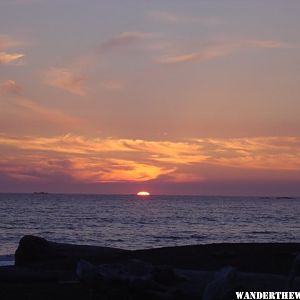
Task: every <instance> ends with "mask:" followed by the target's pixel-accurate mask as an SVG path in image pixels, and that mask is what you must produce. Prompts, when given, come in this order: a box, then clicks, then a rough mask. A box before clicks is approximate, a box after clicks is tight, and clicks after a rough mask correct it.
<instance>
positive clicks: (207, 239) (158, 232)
mask: <svg viewBox="0 0 300 300" xmlns="http://www.w3.org/2000/svg"><path fill="white" fill-rule="evenodd" d="M299 214H300V198H275V197H267V198H266V197H264V198H260V197H204V196H146V197H138V196H135V195H70V194H69V195H62V194H0V265H4V264H10V263H11V261H12V259H13V254H14V252H15V250H16V248H17V246H18V242H19V240H20V239H21V238H22V236H24V235H28V234H30V235H37V236H41V237H44V238H46V239H49V240H51V241H56V242H64V243H76V244H87V245H99V246H109V247H118V248H124V249H143V248H153V247H164V246H178V245H192V244H205V243H221V242H300V222H299V219H300V218H299Z"/></svg>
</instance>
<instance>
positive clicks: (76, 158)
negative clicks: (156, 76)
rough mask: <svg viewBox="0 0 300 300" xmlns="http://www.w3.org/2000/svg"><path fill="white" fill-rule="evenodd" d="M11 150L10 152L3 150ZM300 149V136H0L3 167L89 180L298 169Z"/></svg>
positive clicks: (182, 177) (177, 177)
mask: <svg viewBox="0 0 300 300" xmlns="http://www.w3.org/2000/svg"><path fill="white" fill-rule="evenodd" d="M5 149H6V150H5ZM8 149H9V155H5V153H7V150H8ZM299 150H300V137H258V138H237V139H212V138H206V139H193V140H188V141H148V140H133V139H116V138H115V139H112V138H107V139H100V138H86V137H82V136H75V135H70V134H68V135H64V136H53V137H34V136H28V137H18V136H7V135H0V152H2V153H3V154H2V155H1V159H0V166H1V170H2V172H6V173H7V174H12V176H14V177H16V176H18V175H19V176H23V178H24V176H31V177H32V176H36V177H37V178H45V179H47V178H48V179H49V178H50V177H51V178H52V179H55V177H56V176H58V174H59V175H61V174H64V176H65V177H68V178H72V180H74V181H78V182H88V183H95V182H120V181H126V182H144V181H149V180H158V179H160V178H161V180H164V181H170V182H186V181H190V182H194V181H203V180H206V178H205V176H204V175H203V174H202V171H203V170H204V169H203V168H205V167H203V166H212V167H213V168H215V169H214V170H215V171H214V173H218V171H216V170H218V168H219V170H222V168H231V170H233V169H237V170H248V171H247V173H249V170H257V171H256V172H263V171H270V172H273V173H274V171H275V170H276V171H282V172H298V171H299V169H300V155H299ZM201 166H202V169H201V170H202V171H199V167H201ZM34 174H36V175H34ZM256 174H259V173H256ZM292 174H293V173H292ZM293 178H294V177H293ZM52 179H51V180H52Z"/></svg>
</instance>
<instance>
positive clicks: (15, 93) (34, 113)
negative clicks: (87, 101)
mask: <svg viewBox="0 0 300 300" xmlns="http://www.w3.org/2000/svg"><path fill="white" fill-rule="evenodd" d="M0 95H5V96H9V97H12V99H11V100H12V101H10V102H9V106H8V109H7V111H6V113H7V112H8V113H12V114H13V115H14V114H16V115H17V118H18V120H19V121H20V120H21V119H22V118H25V119H26V118H28V117H29V118H30V119H33V120H38V122H40V123H41V124H45V123H47V124H55V125H56V126H57V125H58V126H60V128H77V127H78V126H80V125H82V122H81V120H79V119H77V118H75V117H72V116H69V115H68V114H66V113H64V112H61V111H59V110H56V109H53V108H49V107H45V106H44V105H41V104H39V103H37V102H36V101H32V100H30V99H28V98H26V97H25V95H24V91H23V87H22V86H21V85H19V84H18V83H16V82H15V81H14V80H5V81H3V82H1V83H0Z"/></svg>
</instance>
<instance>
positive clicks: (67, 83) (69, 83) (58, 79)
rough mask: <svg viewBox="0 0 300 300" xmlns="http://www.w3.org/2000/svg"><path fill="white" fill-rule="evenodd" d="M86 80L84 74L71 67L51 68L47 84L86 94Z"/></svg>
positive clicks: (80, 94) (82, 94)
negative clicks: (77, 72)
mask: <svg viewBox="0 0 300 300" xmlns="http://www.w3.org/2000/svg"><path fill="white" fill-rule="evenodd" d="M84 81H85V78H84V77H83V76H81V75H78V74H76V73H75V72H74V71H73V70H70V69H65V68H51V69H50V70H49V71H47V72H46V84H48V85H50V86H52V87H56V88H59V89H61V90H64V91H67V92H69V93H71V94H75V95H79V96H84V95H85V94H86V91H85V89H84V86H83V83H84Z"/></svg>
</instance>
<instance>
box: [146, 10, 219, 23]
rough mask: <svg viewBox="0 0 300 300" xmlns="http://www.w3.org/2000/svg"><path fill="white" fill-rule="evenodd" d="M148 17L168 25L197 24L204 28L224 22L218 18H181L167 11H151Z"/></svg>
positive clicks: (181, 16)
mask: <svg viewBox="0 0 300 300" xmlns="http://www.w3.org/2000/svg"><path fill="white" fill-rule="evenodd" d="M148 16H149V17H150V18H152V19H153V20H155V21H159V22H162V23H165V24H168V25H178V24H199V25H204V26H210V25H220V24H223V23H224V22H223V21H222V20H221V19H220V18H219V17H193V16H183V15H178V14H175V13H171V12H167V11H151V12H149V13H148Z"/></svg>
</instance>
